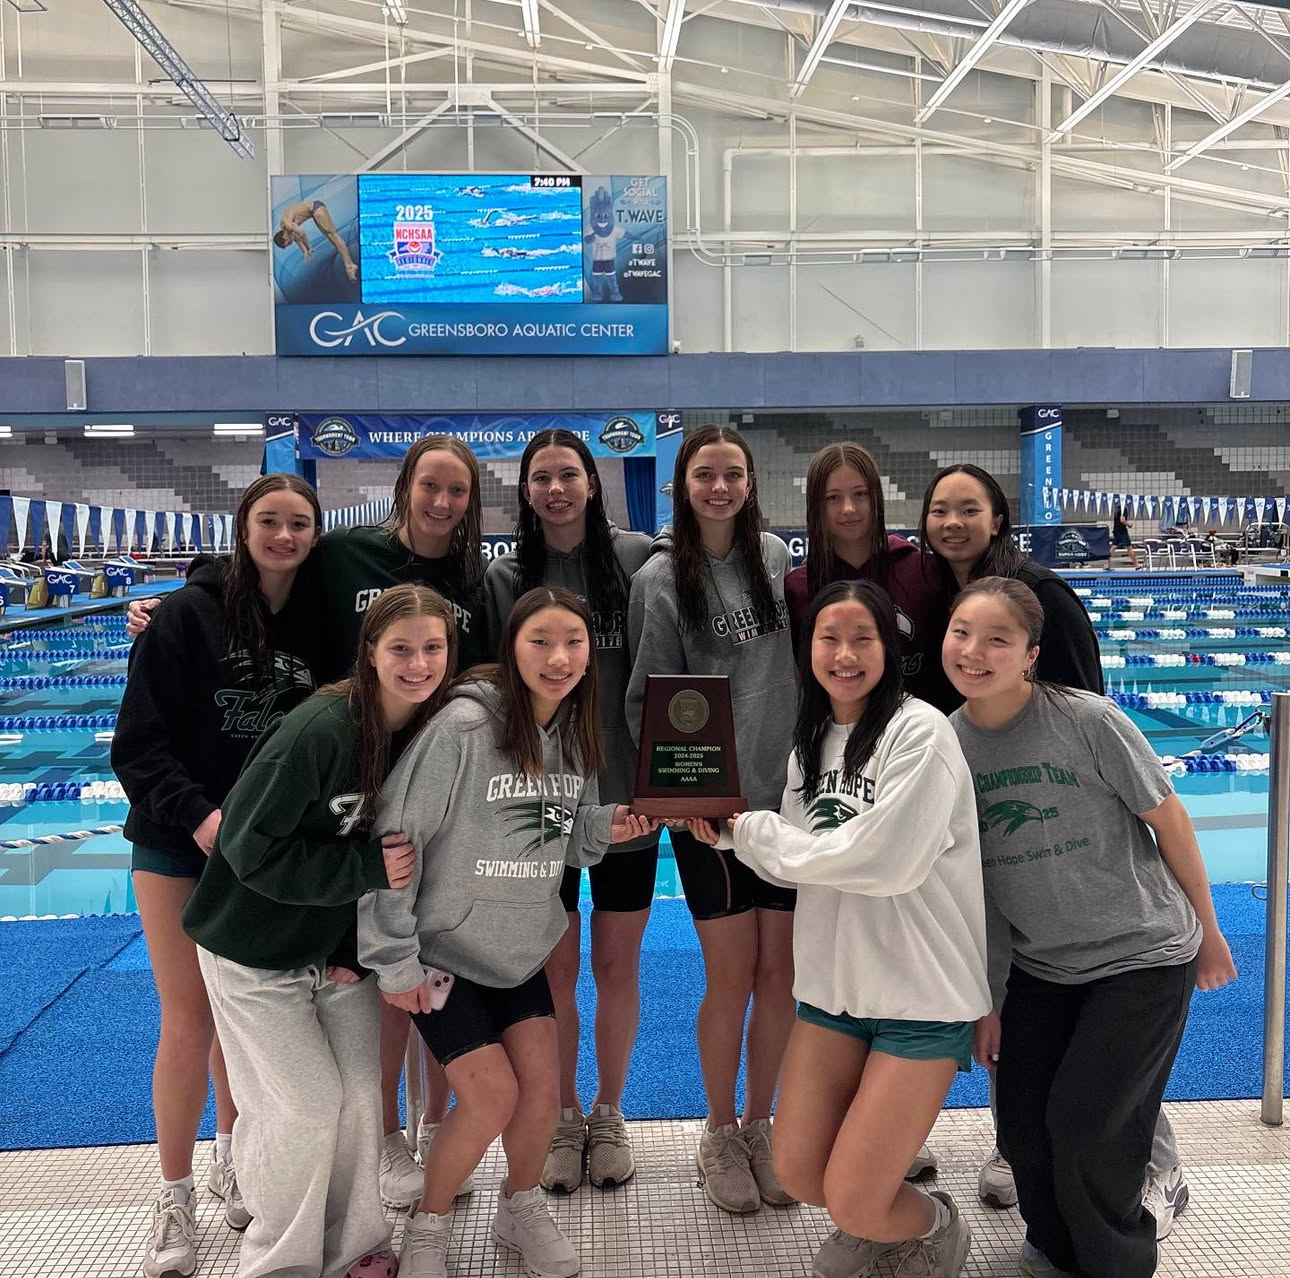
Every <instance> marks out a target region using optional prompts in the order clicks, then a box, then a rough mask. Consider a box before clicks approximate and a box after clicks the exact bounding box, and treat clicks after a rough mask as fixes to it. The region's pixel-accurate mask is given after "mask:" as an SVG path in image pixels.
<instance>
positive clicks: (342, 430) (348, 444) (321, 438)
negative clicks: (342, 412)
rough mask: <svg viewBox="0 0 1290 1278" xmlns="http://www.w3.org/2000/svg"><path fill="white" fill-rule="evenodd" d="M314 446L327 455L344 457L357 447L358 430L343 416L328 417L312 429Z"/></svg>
mask: <svg viewBox="0 0 1290 1278" xmlns="http://www.w3.org/2000/svg"><path fill="white" fill-rule="evenodd" d="M314 447H315V448H319V449H321V450H322V451H323V452H324V453H326V454H327V456H328V457H344V456H345V454H346V453H347V452H349V451H350V449H352V448H357V447H358V432H357V431H356V430H355V429H354V428H353V426H351V425H350V424H349V422H347V421H346V420H345V419H344V418H343V417H328V418H327V419H326V421H322V422H319V423H318V429H317V430H316V431H314Z"/></svg>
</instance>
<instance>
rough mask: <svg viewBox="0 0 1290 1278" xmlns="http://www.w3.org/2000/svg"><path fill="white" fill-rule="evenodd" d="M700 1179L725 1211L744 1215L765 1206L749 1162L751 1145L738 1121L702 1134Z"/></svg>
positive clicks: (705, 1189) (707, 1192)
mask: <svg viewBox="0 0 1290 1278" xmlns="http://www.w3.org/2000/svg"><path fill="white" fill-rule="evenodd" d="M699 1180H700V1182H701V1183H702V1185H703V1190H704V1192H705V1193H706V1194H707V1195H708V1197H709V1198H710V1199H712V1201H713V1202H714V1203H716V1205H717V1206H718V1207H720V1208H721V1209H722V1210H723V1211H730V1212H736V1213H738V1214H740V1215H742V1214H744V1213H746V1212H750V1211H757V1210H758V1209H759V1208H760V1207H761V1190H760V1189H758V1188H757V1181H756V1180H755V1179H754V1177H753V1174H752V1167H751V1166H750V1165H749V1159H748V1146H747V1145H746V1144H745V1143H744V1141H743V1137H742V1136H741V1134H740V1131H739V1127H738V1125H737V1124H736V1123H725V1124H723V1125H722V1126H721V1127H718V1128H717V1130H716V1131H709V1130H708V1128H707V1127H705V1128H704V1129H703V1135H702V1136H700V1137H699Z"/></svg>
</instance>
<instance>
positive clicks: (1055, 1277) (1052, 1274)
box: [1018, 1242, 1075, 1278]
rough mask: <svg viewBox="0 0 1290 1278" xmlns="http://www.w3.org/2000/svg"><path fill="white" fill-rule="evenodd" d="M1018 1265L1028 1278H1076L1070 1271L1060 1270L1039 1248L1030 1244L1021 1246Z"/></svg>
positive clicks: (1024, 1243)
mask: <svg viewBox="0 0 1290 1278" xmlns="http://www.w3.org/2000/svg"><path fill="white" fill-rule="evenodd" d="M1018 1265H1019V1267H1020V1269H1021V1272H1022V1273H1023V1274H1025V1275H1026V1278H1075V1275H1074V1274H1073V1273H1071V1271H1070V1270H1069V1269H1058V1268H1057V1266H1056V1265H1054V1264H1053V1262H1052V1261H1051V1260H1049V1259H1048V1257H1047V1256H1045V1255H1044V1253H1043V1252H1042V1251H1040V1250H1039V1248H1038V1247H1036V1246H1034V1245H1033V1244H1031V1243H1029V1242H1023V1243H1022V1244H1021V1256H1020V1258H1019V1260H1018Z"/></svg>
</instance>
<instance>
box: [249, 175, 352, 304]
mask: <svg viewBox="0 0 1290 1278" xmlns="http://www.w3.org/2000/svg"><path fill="white" fill-rule="evenodd" d="M271 191H272V199H273V209H272V220H271V222H270V226H271V227H272V231H271V237H272V243H273V246H274V247H273V251H272V258H273V284H274V293H275V295H276V296H277V298H278V299H279V300H280V301H282V302H286V303H288V304H300V303H309V302H357V301H359V300H360V297H359V284H358V278H359V274H360V267H359V264H360V263H361V261H362V259H361V257H360V255H359V243H358V182H357V181H356V180H355V179H354V178H353V177H352V176H334V177H326V176H276V177H274V178H273V179H272V182H271Z"/></svg>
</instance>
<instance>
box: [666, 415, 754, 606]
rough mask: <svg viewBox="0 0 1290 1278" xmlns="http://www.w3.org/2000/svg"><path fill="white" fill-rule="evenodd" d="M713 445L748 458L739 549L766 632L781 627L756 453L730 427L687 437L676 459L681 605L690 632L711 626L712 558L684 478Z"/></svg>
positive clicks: (675, 542)
mask: <svg viewBox="0 0 1290 1278" xmlns="http://www.w3.org/2000/svg"><path fill="white" fill-rule="evenodd" d="M709 444H735V445H737V446H738V448H739V450H740V452H742V453H743V455H744V461H745V463H746V464H747V467H748V496H747V497H746V498H745V499H744V504H743V507H742V508H741V509H740V511H739V513H738V514H737V515H736V516H735V541H734V544H735V546H736V548H737V549H738V550H739V551H740V552H741V554H742V556H743V571H744V574H745V576H746V578H747V585H748V593H749V595H750V596H751V597H752V608H753V612H754V613H755V614H756V615H757V621H758V623H759V624H760V625H761V626H763V627H764V628H766V629H771V628H773V627H774V626H775V624H776V618H777V612H776V607H775V593H774V591H773V590H772V589H771V584H770V574H769V573H768V572H767V571H766V556H765V554H764V553H763V552H762V545H761V525H762V517H761V506H760V504H759V503H758V501H757V474H756V470H757V468H756V466H754V464H753V455H752V449H751V448H749V447H748V441H747V440H746V439H745V438H744V437H743V436H742V435H741V434H740V433H739V432H738V431H737V430H735V429H734V428H733V427H731V426H700V427H699V429H698V430H696V431H695V432H694V433H693V434H691V435H687V436H686V437H685V439H684V441H683V442H682V444H681V447H680V449H679V450H678V451H677V454H676V468H675V469H674V470H673V472H672V510H673V516H672V545H671V552H670V553H671V555H672V571H673V574H674V576H675V578H676V601H677V605H678V608H679V610H680V614H681V626H682V629H685V630H701V629H702V628H703V627H704V626H706V625H707V624H708V576H709V574H708V558H707V555H706V554H705V553H704V550H703V536H702V534H701V533H700V531H699V518H698V516H697V515H696V514H695V513H694V507H693V506H691V505H690V495H689V493H688V491H687V490H686V485H685V476H686V472H687V471H688V470H689V468H690V463H691V462H692V461H693V460H694V456H695V454H696V453H697V452H698V451H699V449H700V448H706V447H707V446H708V445H709Z"/></svg>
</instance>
